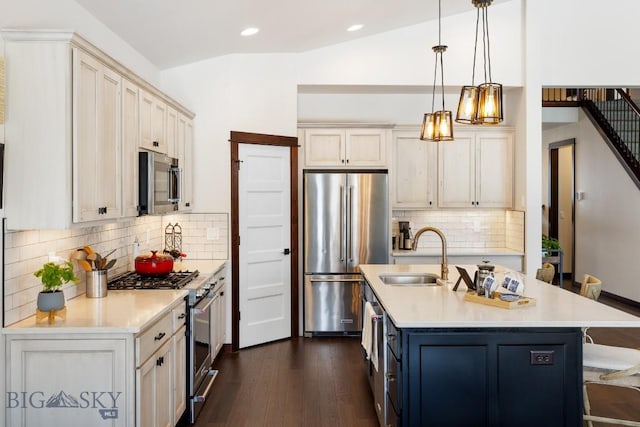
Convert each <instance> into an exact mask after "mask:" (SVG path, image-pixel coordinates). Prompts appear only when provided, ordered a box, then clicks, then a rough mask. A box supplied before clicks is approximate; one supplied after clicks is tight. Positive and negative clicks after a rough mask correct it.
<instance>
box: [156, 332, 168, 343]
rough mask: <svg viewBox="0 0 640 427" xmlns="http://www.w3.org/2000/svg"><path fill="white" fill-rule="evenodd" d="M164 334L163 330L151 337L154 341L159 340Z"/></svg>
mask: <svg viewBox="0 0 640 427" xmlns="http://www.w3.org/2000/svg"><path fill="white" fill-rule="evenodd" d="M165 335H167V334H166V333H164V332H160V333H159V334H158V335H156V336H155V337H154V338H153V340H154V341H160V340H161V339H162V338H164V336H165Z"/></svg>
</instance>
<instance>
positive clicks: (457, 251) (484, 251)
mask: <svg viewBox="0 0 640 427" xmlns="http://www.w3.org/2000/svg"><path fill="white" fill-rule="evenodd" d="M441 254H442V249H440V248H419V249H417V250H415V251H409V250H394V251H393V253H392V255H393V256H407V257H415V256H440V255H441ZM523 255H524V253H523V252H520V251H516V250H514V249H509V248H455V247H454V248H452V247H447V256H487V257H491V256H523Z"/></svg>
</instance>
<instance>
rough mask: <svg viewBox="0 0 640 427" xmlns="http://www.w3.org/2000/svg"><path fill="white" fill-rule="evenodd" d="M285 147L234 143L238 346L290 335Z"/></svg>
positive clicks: (287, 189)
mask: <svg viewBox="0 0 640 427" xmlns="http://www.w3.org/2000/svg"><path fill="white" fill-rule="evenodd" d="M289 150H290V149H289V147H276V146H269V145H255V144H240V146H239V151H238V153H239V160H240V170H239V176H238V186H239V191H238V193H239V195H238V198H239V200H238V206H239V213H238V217H239V230H240V246H239V255H240V260H239V267H240V268H239V270H240V271H239V277H238V282H239V302H240V342H239V346H240V347H241V348H243V347H248V346H252V345H256V344H261V343H265V342H269V341H274V340H278V339H282V338H287V337H290V336H291V256H290V255H289V254H288V253H285V249H290V247H291V246H290V244H291V236H290V222H291V216H290V213H291V209H290V191H291V190H290V174H289V164H290V158H289V157H290V154H289V153H290V151H289ZM287 252H288V251H287Z"/></svg>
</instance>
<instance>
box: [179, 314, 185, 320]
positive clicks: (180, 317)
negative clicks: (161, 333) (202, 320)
mask: <svg viewBox="0 0 640 427" xmlns="http://www.w3.org/2000/svg"><path fill="white" fill-rule="evenodd" d="M185 316H186V314H184V313H180V316H178V319H184V318H185Z"/></svg>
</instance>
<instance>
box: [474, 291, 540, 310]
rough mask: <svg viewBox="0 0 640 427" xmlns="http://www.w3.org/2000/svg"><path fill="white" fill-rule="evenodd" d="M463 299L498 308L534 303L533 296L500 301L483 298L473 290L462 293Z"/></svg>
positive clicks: (532, 304) (525, 305) (518, 306)
mask: <svg viewBox="0 0 640 427" xmlns="http://www.w3.org/2000/svg"><path fill="white" fill-rule="evenodd" d="M464 300H465V301H469V302H474V303H476V304H484V305H491V306H493V307H500V308H508V309H512V308H520V307H531V306H534V305H536V300H535V299H533V298H528V297H524V298H522V299H519V300H517V301H502V300H501V299H499V298H485V297H484V296H478V295H477V294H476V293H475V292H467V293H466V294H465V295H464Z"/></svg>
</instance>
